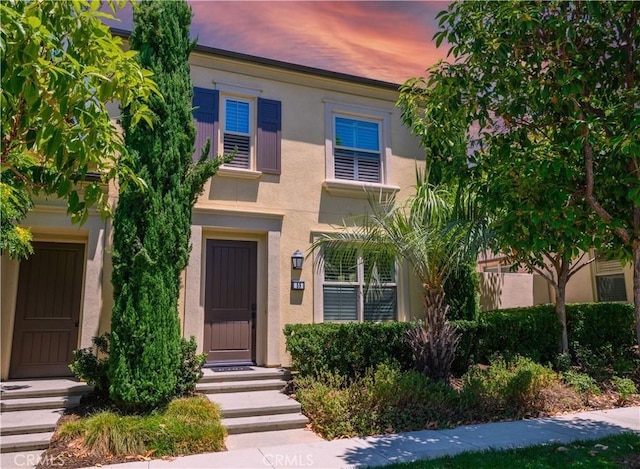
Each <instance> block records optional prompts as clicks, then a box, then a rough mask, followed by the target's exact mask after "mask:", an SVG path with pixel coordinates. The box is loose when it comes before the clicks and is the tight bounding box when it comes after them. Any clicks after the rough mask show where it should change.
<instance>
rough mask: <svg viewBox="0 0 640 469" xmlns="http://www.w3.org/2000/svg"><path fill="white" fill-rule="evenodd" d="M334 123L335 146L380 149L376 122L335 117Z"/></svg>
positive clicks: (370, 149) (377, 150)
mask: <svg viewBox="0 0 640 469" xmlns="http://www.w3.org/2000/svg"><path fill="white" fill-rule="evenodd" d="M335 123H336V127H335V128H336V135H335V138H336V141H335V144H336V146H340V147H348V148H353V149H360V150H369V151H373V152H379V151H380V138H379V125H378V124H377V123H376V122H367V121H360V120H355V119H347V118H346V117H336V121H335Z"/></svg>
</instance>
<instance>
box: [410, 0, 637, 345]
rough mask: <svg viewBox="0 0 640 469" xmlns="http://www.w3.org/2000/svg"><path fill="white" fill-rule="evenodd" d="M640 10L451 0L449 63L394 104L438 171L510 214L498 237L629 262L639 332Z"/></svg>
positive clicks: (564, 259)
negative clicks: (477, 188) (474, 188)
mask: <svg viewBox="0 0 640 469" xmlns="http://www.w3.org/2000/svg"><path fill="white" fill-rule="evenodd" d="M639 13H640V4H638V3H635V2H622V1H621V2H614V1H599V2H564V1H550V2H519V1H508V2H499V3H486V2H454V3H452V4H450V5H449V7H448V8H447V10H446V11H443V12H441V13H440V14H439V15H438V18H439V22H440V31H439V32H438V33H437V34H436V36H435V40H436V43H437V45H440V44H441V43H442V42H443V41H445V40H446V41H447V42H448V43H449V44H450V51H449V55H450V57H451V59H450V61H443V62H441V63H438V64H436V65H435V66H433V67H431V68H430V69H429V70H428V72H429V76H428V78H427V79H426V80H425V79H417V80H411V81H409V82H407V83H406V84H405V86H404V88H403V91H402V94H401V99H400V105H401V106H402V107H403V109H404V117H405V121H406V123H407V124H408V125H409V126H410V127H411V128H412V129H413V131H414V132H415V133H417V134H418V135H420V136H421V138H422V141H423V145H425V147H426V148H428V150H429V155H430V157H431V158H433V159H435V160H437V161H440V162H441V163H442V167H443V168H444V171H446V172H447V173H448V174H450V175H452V176H454V177H459V178H461V180H463V181H464V183H465V184H466V183H468V182H469V181H471V182H472V183H477V184H480V186H481V187H482V188H483V190H484V194H483V195H487V194H488V191H490V190H491V191H494V193H493V194H489V197H485V199H484V200H485V202H486V204H487V205H488V209H489V210H490V211H494V212H499V213H500V214H501V215H505V213H506V214H507V215H508V216H509V217H510V218H509V219H507V226H505V227H504V229H503V230H502V233H501V234H502V237H503V239H504V241H505V244H507V245H510V246H512V247H515V249H516V251H518V252H522V253H525V252H526V253H530V252H534V254H533V256H534V261H535V262H538V261H539V259H536V258H535V256H537V254H535V253H536V252H538V253H542V254H543V255H544V253H547V254H549V253H551V252H556V253H558V254H561V259H559V262H560V264H562V263H564V264H566V263H568V262H569V261H571V260H573V259H574V258H575V254H576V252H577V248H582V249H587V248H589V247H590V246H589V243H590V242H592V243H593V244H592V245H593V246H595V247H597V248H598V249H604V250H607V251H608V252H609V253H610V254H611V255H614V256H615V257H617V258H618V259H620V260H621V261H623V262H625V261H628V260H632V261H633V263H634V300H635V306H636V317H637V319H638V320H637V335H638V342H639V343H640V169H639V168H640V107H639V106H638V102H640V91H639V89H638V80H639V79H640V24H639V20H638V16H639ZM496 175H498V176H500V175H501V176H502V177H501V178H497V179H494V177H495V176H496ZM505 178H507V179H511V182H510V183H507V184H504V185H503V186H500V185H499V184H500V183H504V179H505ZM514 181H515V182H517V183H514ZM514 187H515V188H517V189H516V192H517V194H512V192H511V191H513V190H514ZM483 190H480V192H481V193H482V192H483ZM503 196H508V197H510V198H511V200H510V201H509V200H507V201H505V200H502V199H501V198H502V197H503ZM516 196H518V197H520V200H517V199H516ZM535 200H538V201H539V202H540V205H539V206H538V208H536V203H535ZM516 207H522V208H524V210H516ZM514 210H515V211H514ZM519 212H521V214H519ZM540 223H544V224H545V226H544V227H543V228H538V226H537V224H540ZM532 227H535V230H532V229H531V228H532ZM527 230H528V231H529V233H528V234H527ZM533 231H535V233H534V235H532V232H533ZM604 232H608V233H610V235H603V233H604ZM612 236H613V237H615V240H614V241H611V239H612V238H611V237H612ZM527 255H528V254H527ZM535 262H534V263H535ZM560 271H564V272H566V267H561V268H560Z"/></svg>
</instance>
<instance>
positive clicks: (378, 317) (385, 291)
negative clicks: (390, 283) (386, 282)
mask: <svg viewBox="0 0 640 469" xmlns="http://www.w3.org/2000/svg"><path fill="white" fill-rule="evenodd" d="M396 304H397V301H396V287H384V288H382V289H372V290H370V291H369V292H367V295H366V297H365V300H364V320H365V321H394V320H395V319H396Z"/></svg>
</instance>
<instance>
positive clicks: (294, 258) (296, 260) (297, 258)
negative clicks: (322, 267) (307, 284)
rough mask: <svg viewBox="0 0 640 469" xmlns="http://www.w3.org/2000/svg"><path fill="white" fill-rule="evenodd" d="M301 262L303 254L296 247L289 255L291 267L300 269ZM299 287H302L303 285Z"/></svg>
mask: <svg viewBox="0 0 640 469" xmlns="http://www.w3.org/2000/svg"><path fill="white" fill-rule="evenodd" d="M303 262H304V254H302V253H301V252H300V249H296V252H294V253H293V254H292V255H291V267H293V268H294V269H295V270H300V269H302V263H303ZM301 289H304V286H303V287H302V288H301Z"/></svg>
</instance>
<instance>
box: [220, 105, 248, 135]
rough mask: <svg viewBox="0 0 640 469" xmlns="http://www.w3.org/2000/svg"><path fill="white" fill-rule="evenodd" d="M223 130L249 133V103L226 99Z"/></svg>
mask: <svg viewBox="0 0 640 469" xmlns="http://www.w3.org/2000/svg"><path fill="white" fill-rule="evenodd" d="M225 131H227V132H238V133H244V134H248V133H249V103H245V102H243V101H236V100H233V99H227V100H226V106H225Z"/></svg>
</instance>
